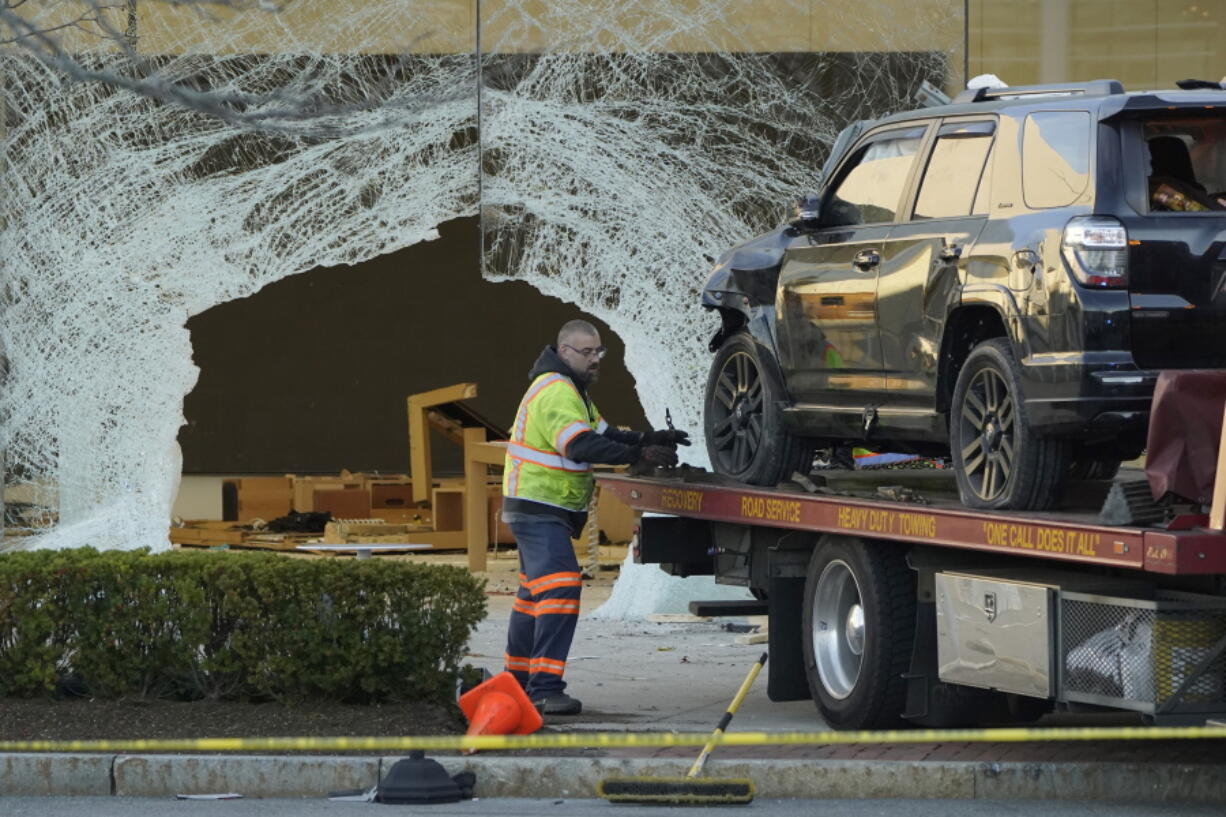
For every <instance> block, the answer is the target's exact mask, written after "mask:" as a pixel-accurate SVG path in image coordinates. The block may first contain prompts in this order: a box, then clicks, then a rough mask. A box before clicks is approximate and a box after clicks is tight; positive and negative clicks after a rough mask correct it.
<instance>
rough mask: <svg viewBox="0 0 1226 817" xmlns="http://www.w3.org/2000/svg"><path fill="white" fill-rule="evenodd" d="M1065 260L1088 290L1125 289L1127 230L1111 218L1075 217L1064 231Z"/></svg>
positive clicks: (1126, 281) (1062, 245)
mask: <svg viewBox="0 0 1226 817" xmlns="http://www.w3.org/2000/svg"><path fill="white" fill-rule="evenodd" d="M1061 248H1062V250H1063V252H1064V260H1065V261H1066V262H1068V265H1069V269H1071V270H1072V271H1073V275H1074V276H1075V277H1076V278H1077V280H1078V281H1080V282H1081V283H1083V284H1085V285H1086V286H1090V287H1126V286H1128V230H1126V229H1125V228H1124V225H1123V224H1121V223H1120V222H1119V221H1118V220H1117V219H1114V218H1111V217H1110V216H1077V217H1076V218H1074V219H1072V220H1071V221H1069V223H1068V226H1066V227H1065V228H1064V241H1063V242H1062V244H1061Z"/></svg>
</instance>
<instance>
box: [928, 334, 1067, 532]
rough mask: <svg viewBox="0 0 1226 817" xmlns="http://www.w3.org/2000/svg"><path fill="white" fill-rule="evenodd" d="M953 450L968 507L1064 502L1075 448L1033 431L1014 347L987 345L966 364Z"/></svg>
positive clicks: (957, 395) (954, 410) (955, 409)
mask: <svg viewBox="0 0 1226 817" xmlns="http://www.w3.org/2000/svg"><path fill="white" fill-rule="evenodd" d="M949 443H950V449H951V453H952V455H953V461H954V472H955V474H956V475H957V479H958V492H959V493H960V494H961V497H962V504H964V505H966V506H967V507H970V508H986V509H998V510H1004V509H1016V510H1041V509H1044V508H1050V507H1052V506H1053V505H1054V504H1055V503H1056V501H1057V499H1058V498H1059V495H1060V487H1061V483H1062V482H1063V478H1064V475H1065V470H1066V469H1067V467H1068V444H1067V443H1066V442H1064V441H1063V440H1052V439H1044V438H1042V437H1040V436H1038V435H1037V434H1035V432H1034V430H1033V429H1032V428H1031V427H1030V423H1029V420H1028V418H1027V415H1026V402H1025V399H1024V397H1023V393H1022V377H1021V368H1020V367H1019V365H1018V362H1017V359H1016V358H1015V357H1014V356H1013V350H1012V349H1011V348H1010V345H1009V341H1008V340H1006V339H1004V338H994V339H993V340H989V341H985V342H984V343H981V344H979V345H978V346H976V347H975V349H974V350H973V351H972V352H971V354H970V356H969V357H967V359H966V363H965V364H964V365H963V366H962V371H960V372H959V373H958V382H957V385H956V386H955V387H954V396H953V404H952V405H951V407H950V420H949Z"/></svg>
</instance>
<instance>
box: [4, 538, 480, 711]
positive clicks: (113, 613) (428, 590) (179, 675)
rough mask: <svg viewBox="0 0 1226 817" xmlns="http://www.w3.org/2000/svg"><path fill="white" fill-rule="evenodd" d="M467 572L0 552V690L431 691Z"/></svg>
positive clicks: (459, 653) (270, 696)
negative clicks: (66, 685) (67, 683)
mask: <svg viewBox="0 0 1226 817" xmlns="http://www.w3.org/2000/svg"><path fill="white" fill-rule="evenodd" d="M482 589H483V588H482V583H481V582H480V581H478V580H477V579H475V578H474V577H473V576H472V575H471V574H469V573H468V572H467V571H465V570H463V569H461V568H455V567H440V566H433V565H423V564H415V563H407V562H389V561H382V560H378V561H377V560H363V561H357V560H352V561H349V560H346V561H341V560H331V559H328V560H302V559H288V558H285V557H284V556H278V555H276V554H269V553H209V552H189V551H176V552H171V553H165V554H158V555H149V554H148V553H146V552H144V551H138V552H116V551H108V552H103V553H99V552H97V551H94V550H92V549H82V550H78V551H61V552H46V551H42V552H29V553H9V554H4V555H3V556H0V694H5V695H15V696H29V695H37V694H45V693H47V692H49V691H51V690H53V689H54V688H55V686H56V685H57V684H58V683H60V682H62V681H64V680H65V679H67V678H72V679H74V680H75V681H76V682H78V683H81V684H84V685H85V687H86V688H87V689H88V690H89V692H90V694H92V695H95V696H99V697H108V698H116V697H129V696H132V697H169V698H179V699H189V700H191V699H199V698H213V699H219V700H283V701H294V700H302V699H307V698H313V699H326V700H337V701H361V702H373V701H382V700H405V699H427V700H440V701H441V700H443V699H445V698H446V697H447V696H448V694H449V692H451V691H452V690H454V688H455V678H456V674H457V672H458V669H459V665H460V660H461V658H462V657H463V655H464V651H465V649H466V646H467V642H468V638H469V636H470V635H471V633H472V630H473V628H474V627H475V626H476V625H477V623H478V622H479V621H480V620H481V619H482V618H483V617H484V615H485V596H484V593H483V592H482Z"/></svg>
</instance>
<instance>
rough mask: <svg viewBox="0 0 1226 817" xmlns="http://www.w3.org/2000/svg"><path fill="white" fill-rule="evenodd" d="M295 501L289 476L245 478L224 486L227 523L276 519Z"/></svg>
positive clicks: (222, 489)
mask: <svg viewBox="0 0 1226 817" xmlns="http://www.w3.org/2000/svg"><path fill="white" fill-rule="evenodd" d="M293 501H294V490H293V482H292V480H291V479H290V478H289V477H243V478H241V479H227V480H225V481H224V482H222V484H221V508H222V519H224V520H226V521H228V522H250V521H251V520H252V519H263V520H265V521H270V520H273V519H277V518H280V517H282V516H285V515H286V514H288V513H289V512H290V509H291V506H292V505H293Z"/></svg>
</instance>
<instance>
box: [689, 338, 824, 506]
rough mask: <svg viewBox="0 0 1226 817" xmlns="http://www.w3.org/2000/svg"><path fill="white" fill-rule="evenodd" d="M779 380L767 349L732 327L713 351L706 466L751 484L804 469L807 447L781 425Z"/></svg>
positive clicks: (706, 418) (706, 422)
mask: <svg viewBox="0 0 1226 817" xmlns="http://www.w3.org/2000/svg"><path fill="white" fill-rule="evenodd" d="M783 399H784V389H783V379H782V377H781V376H780V375H779V368H778V364H776V363H775V360H774V358H773V357H772V356H771V354H770V352H769V351H768V350H767V349H766V348H764V347H763V346H761V345H760V344H759V343H758V342H757V341H755V340H754V339H753V338H752V337H751V336H750V335H749V334H748V333H746V332H738V333H737V334H735V335H733V336H732V337H730V338H728V340H726V341H724V344H723V346H720V347H719V351H718V352H717V353H716V354H715V359H714V360H713V361H712V362H711V373H710V375H709V376H708V377H707V392H706V400H705V401H704V407H705V410H704V412H703V425H704V430H705V432H706V438H707V453H708V454H709V455H710V457H711V467H712V468H714V469H715V471H716V472H717V473H720V474H723V475H725V476H729V477H732V478H733V479H736V480H739V481H741V482H748V483H749V484H751V485H776V484H778V483H779V481H780V480H783V479H787V478H788V477H790V476H791V475H792V472H793V471H796V470H801V471H804V472H806V473H807V472H808V470H809V468H808V466H809V465H810V463H809V462H807V461H806V460H808V459H809V458H811V457H812V456H813V449H812V448H811V447H810V446H809V445H808V444H807V441H805V440H802V439H800V438H798V437H794V436H792V435H791V434H788V433H787V432H786V431H785V430H784V428H783V412H782V411H781V410H780V408H779V401H781V400H783Z"/></svg>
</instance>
